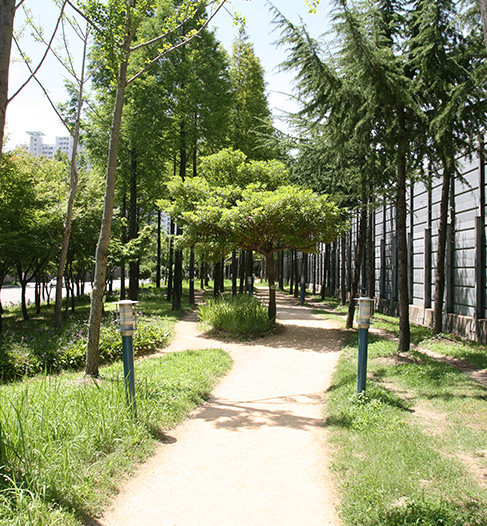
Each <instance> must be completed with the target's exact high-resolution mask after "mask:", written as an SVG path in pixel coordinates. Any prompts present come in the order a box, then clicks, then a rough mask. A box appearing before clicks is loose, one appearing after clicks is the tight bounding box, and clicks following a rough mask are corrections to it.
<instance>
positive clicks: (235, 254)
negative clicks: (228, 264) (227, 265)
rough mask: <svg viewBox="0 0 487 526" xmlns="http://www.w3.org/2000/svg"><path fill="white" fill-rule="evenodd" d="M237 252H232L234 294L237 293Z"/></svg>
mask: <svg viewBox="0 0 487 526" xmlns="http://www.w3.org/2000/svg"><path fill="white" fill-rule="evenodd" d="M237 272H238V265H237V252H236V251H235V250H234V251H233V252H232V296H236V295H237Z"/></svg>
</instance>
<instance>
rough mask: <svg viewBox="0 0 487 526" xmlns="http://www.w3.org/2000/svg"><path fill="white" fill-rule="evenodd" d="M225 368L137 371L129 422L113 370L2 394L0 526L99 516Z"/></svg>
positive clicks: (36, 382)
mask: <svg viewBox="0 0 487 526" xmlns="http://www.w3.org/2000/svg"><path fill="white" fill-rule="evenodd" d="M230 367H231V358H230V357H229V356H228V355H227V354H226V353H224V352H223V351H221V350H215V349H212V350H203V351H187V352H182V353H173V354H169V355H166V356H164V357H157V358H149V359H144V360H139V361H137V362H136V364H135V380H136V403H137V418H134V415H133V414H132V413H131V412H130V411H129V410H128V408H127V406H126V400H125V390H124V383H123V370H122V365H121V364H120V363H117V364H113V365H111V366H109V367H106V368H104V369H103V370H102V380H101V381H98V382H96V383H95V382H94V381H93V380H86V379H83V378H82V377H81V376H80V375H79V374H68V375H64V376H62V377H54V378H53V377H50V378H49V377H44V378H35V379H32V380H28V381H24V382H21V383H12V384H9V385H4V386H1V387H0V422H1V427H0V524H1V525H2V526H3V525H5V526H7V525H8V526H15V525H24V524H29V525H34V526H37V525H38V526H45V525H47V524H49V525H62V526H71V525H80V524H83V523H84V522H85V521H86V519H87V518H88V517H94V516H97V515H99V514H100V513H101V511H102V509H103V508H104V507H105V506H106V505H107V503H108V500H109V497H110V496H111V495H113V493H114V492H115V491H116V486H117V484H118V482H119V481H120V479H121V478H122V477H123V476H124V474H126V473H127V472H130V471H131V470H132V469H133V467H134V464H135V463H137V462H138V461H141V460H143V459H145V458H146V457H147V456H148V455H149V454H150V453H151V452H152V451H153V448H154V445H155V443H156V442H157V440H158V439H160V438H161V433H162V432H163V431H165V430H167V429H170V428H171V427H173V426H175V425H176V424H177V423H179V422H180V421H181V420H182V419H184V418H185V417H186V416H187V415H188V413H189V411H191V410H192V409H193V408H194V407H196V406H197V405H198V404H200V403H201V402H202V401H203V400H205V399H206V398H207V396H208V394H209V393H210V391H211V389H212V388H213V386H214V384H215V383H216V381H217V379H218V378H220V377H221V376H222V375H223V374H225V373H226V372H227V371H228V370H229V369H230Z"/></svg>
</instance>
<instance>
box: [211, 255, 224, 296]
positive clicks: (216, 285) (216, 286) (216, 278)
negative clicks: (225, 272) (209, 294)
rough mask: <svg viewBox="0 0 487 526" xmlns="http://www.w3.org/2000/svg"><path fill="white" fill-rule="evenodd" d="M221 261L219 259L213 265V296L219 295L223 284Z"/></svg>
mask: <svg viewBox="0 0 487 526" xmlns="http://www.w3.org/2000/svg"><path fill="white" fill-rule="evenodd" d="M221 272H222V269H221V261H217V262H216V263H215V264H214V266H213V297H214V298H216V297H218V295H219V293H220V285H221V276H220V275H221Z"/></svg>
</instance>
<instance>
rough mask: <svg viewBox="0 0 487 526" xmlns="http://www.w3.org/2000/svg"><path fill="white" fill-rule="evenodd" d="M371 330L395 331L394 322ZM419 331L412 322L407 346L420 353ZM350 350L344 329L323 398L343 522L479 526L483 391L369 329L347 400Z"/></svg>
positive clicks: (485, 432)
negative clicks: (362, 383) (361, 387)
mask: <svg viewBox="0 0 487 526" xmlns="http://www.w3.org/2000/svg"><path fill="white" fill-rule="evenodd" d="M376 319H377V321H376ZM379 319H380V321H379ZM376 324H380V325H381V326H382V327H383V328H390V329H391V331H392V332H396V330H397V329H395V328H394V325H397V320H395V319H390V318H388V317H385V318H382V317H381V316H376V317H375V318H374V321H373V325H374V326H375V325H376ZM425 331H428V330H427V329H425V328H424V327H414V326H412V327H411V336H412V341H414V342H418V343H421V346H428V347H430V344H431V343H432V342H434V340H433V339H432V338H431V333H430V332H425ZM467 347H470V344H467V343H465V342H464V343H463V345H462V349H463V351H462V353H463V355H464V357H465V356H468V355H469V353H468V352H467V351H466V350H465V348H467ZM357 349H358V335H357V332H356V331H353V332H350V333H349V335H348V340H347V343H346V345H345V346H344V348H343V352H342V356H341V358H340V361H339V365H338V368H337V370H336V372H335V375H334V379H333V385H332V387H331V388H330V390H329V392H328V394H327V397H326V401H325V418H326V424H327V426H328V429H329V430H330V435H329V436H330V440H331V445H332V451H333V455H334V458H333V469H334V471H335V473H336V476H337V481H338V485H339V488H340V492H341V494H342V503H341V512H342V519H343V521H344V524H345V525H357V526H358V525H360V526H372V525H374V526H399V525H413V524H414V525H419V524H421V525H427V526H436V525H439V524H441V525H445V526H460V525H461V526H473V525H476V526H483V525H487V487H486V484H485V480H486V477H487V450H486V444H487V389H486V388H485V387H484V386H482V385H481V384H479V383H477V382H475V381H474V380H472V379H471V378H470V377H468V376H467V375H466V374H464V373H463V372H462V371H460V370H458V369H456V368H454V367H452V366H451V365H449V364H446V363H442V362H438V361H436V360H433V359H431V358H429V357H428V356H426V355H425V354H422V353H420V352H418V351H410V352H408V353H398V352H397V342H394V341H390V340H387V339H385V338H382V337H380V336H379V335H376V334H372V333H371V334H369V347H368V351H369V360H368V377H367V389H366V392H365V394H361V395H357V394H356V393H355V391H356V376H357ZM471 349H473V354H476V353H477V352H478V348H477V346H475V345H473V346H471Z"/></svg>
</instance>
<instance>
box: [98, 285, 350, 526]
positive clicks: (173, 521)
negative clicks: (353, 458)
mask: <svg viewBox="0 0 487 526" xmlns="http://www.w3.org/2000/svg"><path fill="white" fill-rule="evenodd" d="M278 319H279V321H280V323H282V324H283V326H284V327H283V329H282V330H281V331H279V333H278V334H275V335H272V336H269V337H266V338H262V339H260V340H258V341H254V342H246V343H235V342H233V341H230V340H215V339H210V338H206V337H205V336H204V335H202V334H201V332H200V331H199V330H198V329H197V327H196V315H195V314H194V313H192V314H191V315H189V316H188V317H187V318H185V319H184V320H182V321H181V322H179V323H178V324H177V327H176V337H175V339H174V341H173V343H172V344H171V346H170V347H169V348H168V349H167V350H166V352H177V351H181V350H185V349H202V348H215V347H217V348H222V349H224V350H225V351H227V352H229V353H230V354H231V356H232V358H233V360H234V367H233V369H232V371H231V372H230V373H229V374H228V375H227V376H226V377H225V378H224V379H223V380H222V382H221V383H220V384H219V385H218V386H217V388H216V389H215V391H214V392H213V395H212V397H211V398H210V400H209V401H208V402H207V403H206V404H204V405H203V406H202V407H200V408H199V409H198V410H197V411H196V412H195V413H194V415H193V416H192V418H191V419H189V420H188V421H187V422H185V423H184V424H182V425H181V426H179V427H178V428H176V429H175V430H173V431H172V432H170V433H169V434H170V435H171V436H170V437H169V440H168V443H166V444H163V445H162V444H161V445H160V446H159V447H158V449H157V452H156V455H155V456H154V457H152V458H151V459H150V460H149V461H148V462H146V463H145V464H144V465H143V466H142V467H141V468H140V470H139V472H138V474H137V476H136V477H135V478H134V479H132V480H130V481H128V483H127V484H126V485H125V487H124V488H123V490H122V492H121V493H120V494H119V495H118V496H117V498H116V499H115V500H114V502H113V506H112V508H111V509H110V510H109V511H108V512H107V513H105V515H104V516H103V517H102V519H101V520H100V522H99V524H101V525H103V526H124V525H130V526H218V525H222V526H223V525H225V526H238V525H242V526H243V525H245V526H254V525H255V526H288V525H289V526H322V525H333V526H336V525H339V524H340V522H339V520H338V517H337V513H336V511H335V507H336V496H335V494H334V490H333V487H332V485H331V477H330V474H329V458H328V451H327V446H326V429H325V427H324V425H323V419H322V414H321V411H322V397H323V393H324V391H325V390H326V389H327V388H328V386H329V385H330V379H331V374H332V372H333V370H334V368H335V365H336V362H337V360H338V355H339V347H340V338H341V333H340V331H339V330H337V329H336V327H335V326H334V325H333V323H332V322H329V321H326V320H324V319H323V318H321V317H319V316H315V315H313V314H312V312H311V310H310V309H308V308H303V307H300V306H299V305H297V304H296V302H295V300H294V299H292V298H289V296H287V295H284V294H279V297H278Z"/></svg>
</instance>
